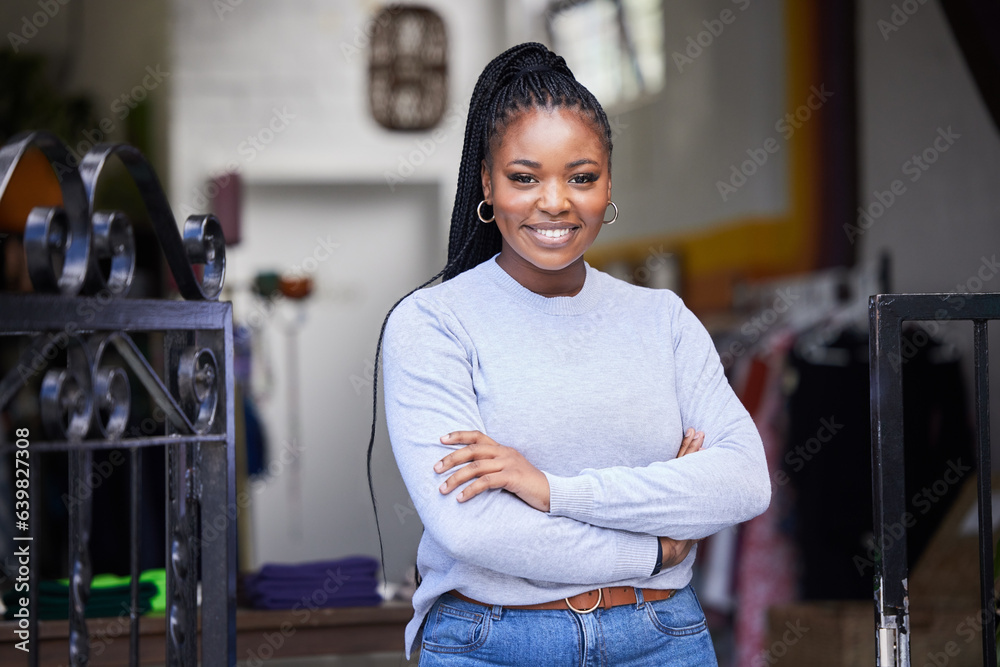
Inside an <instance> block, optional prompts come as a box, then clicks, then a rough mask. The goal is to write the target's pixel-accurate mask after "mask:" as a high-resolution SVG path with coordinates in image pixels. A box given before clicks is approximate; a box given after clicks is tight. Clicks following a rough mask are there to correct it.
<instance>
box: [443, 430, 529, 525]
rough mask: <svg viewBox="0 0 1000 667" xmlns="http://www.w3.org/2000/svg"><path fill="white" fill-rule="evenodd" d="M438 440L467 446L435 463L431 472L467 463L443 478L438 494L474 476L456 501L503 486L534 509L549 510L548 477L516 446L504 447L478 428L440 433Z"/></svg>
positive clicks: (452, 488)
mask: <svg viewBox="0 0 1000 667" xmlns="http://www.w3.org/2000/svg"><path fill="white" fill-rule="evenodd" d="M441 442H442V443H443V444H445V445H460V444H465V445H467V446H466V447H462V448H461V449H459V450H457V451H454V452H452V453H451V454H448V456H446V457H444V458H443V459H441V460H440V461H438V462H437V463H435V464H434V471H435V472H439V473H443V472H445V471H447V470H450V469H452V468H454V467H455V466H457V465H461V464H463V463H468V464H469V465H467V466H465V467H464V468H462V469H461V470H458V471H456V472H455V473H454V474H453V475H451V476H450V477H448V479H446V480H445V481H444V483H443V484H442V485H441V486H440V488H439V490H440V491H441V493H444V494H448V493H451V492H452V491H454V490H455V489H456V488H457V487H459V486H461V485H462V484H464V483H465V482H468V481H469V480H471V479H475V481H474V482H472V484H469V485H468V486H467V487H465V488H464V489H462V491H461V493H459V494H458V496H457V499H458V501H459V502H462V503H464V502H465V501H467V500H469V499H470V498H474V497H476V496H478V495H479V494H480V493H482V492H483V491H486V490H487V489H507V490H508V491H510V492H511V493H513V494H514V495H516V496H517V497H518V498H520V499H521V500H523V501H524V502H526V503H528V504H529V505H531V506H532V507H534V508H535V509H536V510H539V511H542V512H548V511H549V480H548V479H547V478H546V477H545V475H544V473H542V471H541V470H539V469H538V468H536V467H535V466H533V465H531V464H530V463H528V460H527V459H526V458H524V456H522V455H521V453H520V452H519V451H517V450H516V449H513V448H511V447H505V446H504V445H501V444H499V443H498V442H496V441H495V440H494V439H493V438H491V437H489V436H488V435H486V434H485V433H482V432H480V431H454V432H453V433H449V434H448V435H444V436H441ZM476 478H478V479H476Z"/></svg>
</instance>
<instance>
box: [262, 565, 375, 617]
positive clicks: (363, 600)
mask: <svg viewBox="0 0 1000 667" xmlns="http://www.w3.org/2000/svg"><path fill="white" fill-rule="evenodd" d="M377 572H378V561H377V560H375V559H374V558H371V557H370V556H350V557H348V558H341V559H339V560H329V561H317V562H313V563H301V564H299V565H276V564H270V565H265V566H264V567H263V568H261V570H260V572H259V573H257V574H253V575H250V576H248V577H246V578H245V579H244V586H245V588H246V596H247V599H248V600H249V601H250V604H251V605H252V606H253V607H255V608H257V609H293V608H295V609H315V608H319V607H366V606H372V605H377V604H379V603H381V602H382V597H381V596H380V595H379V594H378V592H377V591H376V589H377V587H378V581H377V579H376V574H377Z"/></svg>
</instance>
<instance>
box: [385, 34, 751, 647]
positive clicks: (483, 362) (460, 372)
mask: <svg viewBox="0 0 1000 667" xmlns="http://www.w3.org/2000/svg"><path fill="white" fill-rule="evenodd" d="M610 169H611V131H610V126H609V124H608V121H607V117H606V116H605V114H604V111H603V110H602V109H601V107H600V105H599V104H598V102H597V101H596V100H595V99H594V97H593V96H592V95H591V94H590V92H589V91H587V90H586V89H585V88H584V87H583V86H581V85H580V84H579V83H578V82H577V81H576V80H575V79H574V78H573V75H572V73H571V72H570V70H569V69H568V68H567V67H566V64H565V62H564V61H563V59H562V58H560V57H558V56H556V55H555V54H554V53H552V52H550V51H549V50H548V49H546V48H545V47H544V46H542V45H540V44H522V45H520V46H516V47H514V48H511V49H509V50H508V51H506V52H504V53H503V54H501V55H500V56H498V57H497V58H496V59H495V60H493V61H492V62H491V63H490V64H489V65H487V67H486V69H485V70H484V71H483V73H482V75H481V76H480V78H479V81H478V83H477V84H476V88H475V91H474V92H473V97H472V101H471V105H470V110H469V120H468V125H467V127H466V134H465V146H464V149H463V153H462V164H461V171H460V173H459V180H458V191H457V194H456V197H455V207H454V211H453V213H452V223H451V238H450V243H449V258H448V264H447V266H446V267H445V268H444V270H443V271H442V272H441V274H439V276H441V275H443V276H444V281H443V282H442V283H441V284H439V285H437V286H434V287H431V288H429V289H424V290H419V291H414V292H412V293H411V294H410V295H407V297H405V298H404V299H402V300H401V301H400V302H399V303H398V305H397V306H396V307H394V309H393V310H392V311H390V315H389V316H388V317H387V323H386V324H385V325H383V334H384V348H385V349H384V372H385V403H386V419H387V423H388V427H389V435H390V439H391V441H392V446H393V451H394V453H395V456H396V461H397V463H398V466H399V470H400V472H401V473H402V476H403V479H404V481H405V483H406V486H407V489H408V490H409V492H410V495H411V497H412V499H413V502H414V505H415V507H416V509H417V512H418V513H419V515H420V518H421V520H422V521H423V524H424V535H423V538H422V539H421V542H420V547H419V550H418V555H417V565H418V569H419V572H420V575H421V583H420V585H419V587H418V588H417V591H416V594H415V595H414V598H413V605H414V612H415V613H414V617H413V620H412V621H411V622H410V624H409V625H408V626H407V629H406V650H407V655H408V656H409V654H410V652H411V650H412V649H413V647H414V646H416V645H417V642H418V641H419V646H420V648H421V657H420V664H421V665H436V664H439V663H440V664H446V665H465V664H469V665H471V664H477V665H482V664H497V665H575V664H607V665H657V666H660V665H672V664H684V665H711V664H716V660H715V654H714V651H713V649H712V644H711V640H710V637H709V635H708V631H707V629H706V625H705V617H704V613H703V612H702V610H701V607H700V605H699V603H698V600H697V598H696V596H695V594H694V591H693V590H692V589H691V587H690V585H689V582H690V579H691V566H692V563H693V561H694V556H695V551H696V550H695V549H694V548H693V545H694V542H695V541H697V540H699V539H701V538H704V537H706V536H708V535H710V534H712V533H715V532H717V531H718V530H720V529H722V528H724V527H726V526H730V525H733V524H735V523H739V522H741V521H746V520H747V519H750V518H752V517H753V516H756V515H757V514H759V513H761V512H763V511H764V509H766V507H767V504H768V502H769V498H770V483H769V480H768V476H767V470H766V466H765V461H764V456H763V450H762V447H761V442H760V438H759V435H758V434H757V431H756V429H755V427H754V424H753V422H752V421H751V419H750V417H749V415H748V414H747V412H746V411H745V410H744V408H743V406H742V405H741V404H740V402H739V401H738V400H737V398H736V397H735V395H734V394H733V392H732V390H731V389H730V387H729V384H728V383H727V381H726V378H725V376H724V374H723V371H722V367H721V364H720V363H719V357H718V355H717V354H716V352H715V349H714V347H713V345H712V341H711V339H710V338H709V336H708V334H707V332H706V331H705V329H704V327H702V325H701V324H700V323H699V322H698V320H697V319H696V318H695V317H694V316H693V315H692V314H691V312H690V311H689V310H687V309H686V308H685V307H684V305H683V303H682V302H681V300H680V299H679V298H678V297H677V296H676V295H675V294H673V293H672V292H670V291H668V290H652V289H645V288H640V287H635V286H632V285H630V284H628V283H625V282H623V281H620V280H617V279H615V278H612V277H611V276H609V275H607V274H605V273H602V272H600V271H597V270H596V269H594V268H593V267H591V266H589V265H588V264H587V263H586V262H584V260H583V253H584V251H585V250H586V249H587V248H588V247H590V245H591V244H592V243H593V242H594V240H595V239H596V237H597V234H598V233H599V232H600V230H601V228H602V226H603V225H604V224H611V223H613V222H614V221H615V220H616V219H617V217H618V214H617V207H616V206H614V205H613V204H612V203H611V173H610ZM609 205H611V207H612V209H613V212H612V213H613V217H611V219H608V220H605V215H606V209H607V208H608V206H609ZM437 277H438V276H435V278H437ZM435 278H432V280H434V279H435ZM421 287H423V286H421ZM381 343H382V339H381V338H380V345H381ZM695 428H699V429H703V431H704V433H702V432H700V431H698V432H696V431H695ZM705 434H708V435H707V438H706V436H705ZM694 452H697V455H695V456H685V454H689V453H694ZM370 454H371V450H370V449H369V456H370Z"/></svg>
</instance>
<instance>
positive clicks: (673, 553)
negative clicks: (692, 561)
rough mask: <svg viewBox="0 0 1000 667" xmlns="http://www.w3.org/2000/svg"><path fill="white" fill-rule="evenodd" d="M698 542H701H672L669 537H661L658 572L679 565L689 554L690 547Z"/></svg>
mask: <svg viewBox="0 0 1000 667" xmlns="http://www.w3.org/2000/svg"><path fill="white" fill-rule="evenodd" d="M698 542H701V540H674V539H671V538H669V537H661V538H660V547H661V548H662V549H663V560H662V561H660V562H661V563H662V565H661V566H660V571H661V572H662V571H663V570H666V569H667V568H671V567H674V566H675V565H680V564H681V562H683V560H684V559H685V558H687V557H688V554H689V553H691V547H693V546H694V545H696V544H697V543H698Z"/></svg>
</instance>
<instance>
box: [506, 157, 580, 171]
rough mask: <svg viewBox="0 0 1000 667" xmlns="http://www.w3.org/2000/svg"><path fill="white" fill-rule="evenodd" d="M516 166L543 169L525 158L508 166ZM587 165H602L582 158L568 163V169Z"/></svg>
mask: <svg viewBox="0 0 1000 667" xmlns="http://www.w3.org/2000/svg"><path fill="white" fill-rule="evenodd" d="M514 164H519V165H523V166H525V167H530V168H532V169H541V168H542V165H541V163H540V162H535V161H534V160H528V159H525V158H519V159H517V160H511V161H510V162H508V163H507V166H508V167H509V166H511V165H514ZM585 164H592V165H595V166H600V164H598V162H597V161H596V160H591V159H590V158H587V157H585V158H582V159H580V160H574V161H572V162H567V163H566V168H567V169H575V168H577V167H579V166H581V165H585Z"/></svg>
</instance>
